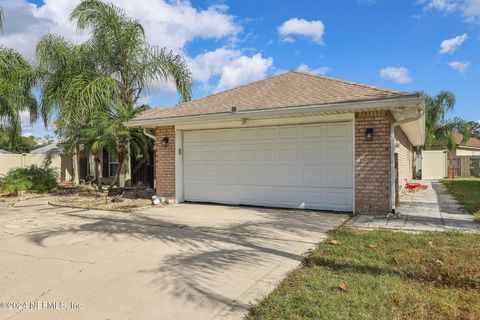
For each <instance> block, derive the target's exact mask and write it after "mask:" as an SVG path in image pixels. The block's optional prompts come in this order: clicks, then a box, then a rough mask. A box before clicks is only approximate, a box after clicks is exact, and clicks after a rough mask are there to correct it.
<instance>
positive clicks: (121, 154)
mask: <svg viewBox="0 0 480 320" xmlns="http://www.w3.org/2000/svg"><path fill="white" fill-rule="evenodd" d="M122 143H123V141H122V142H121V143H119V147H118V150H117V158H118V169H117V172H116V173H115V178H114V179H113V180H112V182H111V183H110V189H112V188H113V186H114V185H115V184H117V183H118V182H119V180H120V183H119V187H121V188H124V187H125V179H120V175H122V176H125V155H126V153H127V150H126V149H125V147H124V146H125V144H122ZM122 180H123V181H122Z"/></svg>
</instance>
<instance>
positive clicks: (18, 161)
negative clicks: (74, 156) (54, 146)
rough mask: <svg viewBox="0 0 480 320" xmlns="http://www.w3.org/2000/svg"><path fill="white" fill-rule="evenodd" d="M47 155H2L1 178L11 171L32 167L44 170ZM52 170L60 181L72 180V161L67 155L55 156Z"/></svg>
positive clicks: (0, 161)
mask: <svg viewBox="0 0 480 320" xmlns="http://www.w3.org/2000/svg"><path fill="white" fill-rule="evenodd" d="M45 158H46V154H30V153H24V154H0V177H1V176H3V175H5V174H7V173H8V171H10V170H11V169H16V168H27V167H30V166H32V165H35V166H37V167H40V168H43V166H44V163H45ZM49 167H50V168H53V169H54V170H55V171H56V172H57V174H58V178H59V180H60V181H69V180H71V178H72V161H71V158H70V157H68V156H66V155H55V156H53V157H52V158H51V163H50V165H49Z"/></svg>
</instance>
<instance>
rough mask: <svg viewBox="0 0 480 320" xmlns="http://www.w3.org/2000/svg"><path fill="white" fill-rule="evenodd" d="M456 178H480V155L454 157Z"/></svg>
mask: <svg viewBox="0 0 480 320" xmlns="http://www.w3.org/2000/svg"><path fill="white" fill-rule="evenodd" d="M453 164H454V165H455V178H470V177H477V178H480V156H458V157H454V158H453Z"/></svg>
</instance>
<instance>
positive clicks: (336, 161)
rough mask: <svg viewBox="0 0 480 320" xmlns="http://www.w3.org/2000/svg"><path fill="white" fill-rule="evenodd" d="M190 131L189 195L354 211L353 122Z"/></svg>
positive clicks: (231, 201)
mask: <svg viewBox="0 0 480 320" xmlns="http://www.w3.org/2000/svg"><path fill="white" fill-rule="evenodd" d="M207 131H208V134H203V131H192V132H185V134H184V139H183V140H184V145H183V147H184V198H185V200H187V201H207V202H220V203H229V204H250V205H263V206H276V207H292V208H307V209H327V210H342V211H351V210H352V208H353V199H352V198H353V197H352V193H353V147H352V144H353V143H352V140H353V137H352V134H351V133H352V124H351V123H335V124H328V123H327V124H309V125H291V126H281V127H259V128H239V129H224V130H207Z"/></svg>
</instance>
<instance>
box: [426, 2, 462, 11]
mask: <svg viewBox="0 0 480 320" xmlns="http://www.w3.org/2000/svg"><path fill="white" fill-rule="evenodd" d="M422 2H423V3H425V9H426V10H428V9H436V10H440V11H447V12H451V11H453V10H455V9H456V8H457V6H458V3H456V2H451V1H450V0H429V1H422Z"/></svg>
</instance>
